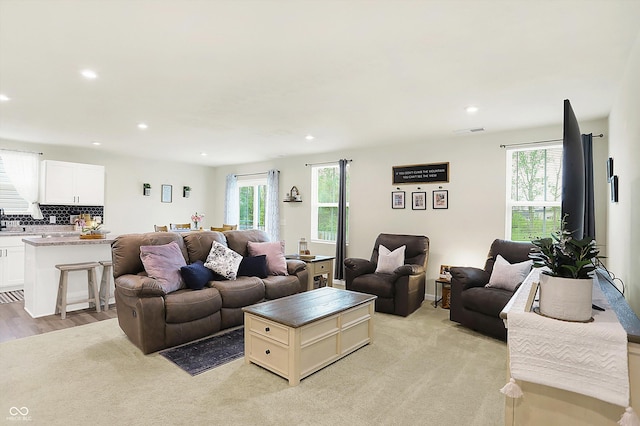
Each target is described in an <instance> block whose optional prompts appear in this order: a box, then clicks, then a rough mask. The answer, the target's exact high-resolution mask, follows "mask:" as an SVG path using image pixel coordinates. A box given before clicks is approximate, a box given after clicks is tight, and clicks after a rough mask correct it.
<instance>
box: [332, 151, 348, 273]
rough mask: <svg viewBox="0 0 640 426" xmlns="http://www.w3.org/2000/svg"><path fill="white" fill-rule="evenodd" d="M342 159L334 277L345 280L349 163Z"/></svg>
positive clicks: (340, 164) (340, 163) (339, 165)
mask: <svg viewBox="0 0 640 426" xmlns="http://www.w3.org/2000/svg"><path fill="white" fill-rule="evenodd" d="M348 162H349V160H346V159H341V160H340V161H339V162H338V168H339V170H340V188H339V193H338V229H337V231H338V232H337V236H336V265H335V271H334V277H335V278H336V279H337V280H342V279H344V258H345V256H346V253H347V163H348Z"/></svg>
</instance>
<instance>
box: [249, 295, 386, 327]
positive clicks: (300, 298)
mask: <svg viewBox="0 0 640 426" xmlns="http://www.w3.org/2000/svg"><path fill="white" fill-rule="evenodd" d="M376 298H377V296H374V295H372V294H365V293H357V292H355V291H349V290H340V289H337V288H333V287H322V288H319V289H317V290H311V291H305V292H304V293H298V294H294V295H291V296H287V297H283V298H281V299H275V300H270V301H268V302H263V303H258V304H256V305H252V306H247V307H244V308H242V310H243V311H244V312H248V313H250V314H253V315H257V316H259V317H262V318H266V319H268V320H271V321H275V322H277V323H280V324H284V325H286V326H288V327H293V328H298V327H302V326H303V325H306V324H309V323H311V322H314V321H317V320H320V319H322V318H326V317H329V316H331V315H335V314H337V313H339V312H343V311H346V310H347V309H351V308H354V307H356V306H358V305H362V304H364V303H367V302H370V301H372V300H375V299H376Z"/></svg>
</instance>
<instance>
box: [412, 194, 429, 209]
mask: <svg viewBox="0 0 640 426" xmlns="http://www.w3.org/2000/svg"><path fill="white" fill-rule="evenodd" d="M411 208H412V209H413V210H426V209H427V193H426V192H412V193H411Z"/></svg>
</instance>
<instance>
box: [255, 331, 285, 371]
mask: <svg viewBox="0 0 640 426" xmlns="http://www.w3.org/2000/svg"><path fill="white" fill-rule="evenodd" d="M249 352H250V353H249V358H250V359H251V360H252V361H254V362H256V363H257V364H260V365H262V366H263V367H266V368H268V369H269V370H271V371H273V372H275V373H278V374H280V375H282V376H285V377H287V378H288V376H289V350H288V348H286V347H283V346H280V345H278V344H277V343H275V342H272V341H270V340H267V339H263V338H261V337H259V336H256V335H253V334H251V335H250V336H249Z"/></svg>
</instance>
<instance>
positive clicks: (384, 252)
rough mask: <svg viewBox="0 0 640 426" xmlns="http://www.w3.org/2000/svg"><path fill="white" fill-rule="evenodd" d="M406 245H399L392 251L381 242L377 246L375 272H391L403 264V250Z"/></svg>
mask: <svg viewBox="0 0 640 426" xmlns="http://www.w3.org/2000/svg"><path fill="white" fill-rule="evenodd" d="M406 248H407V246H406V245H405V246H400V247H398V248H397V249H395V250H394V251H391V250H389V249H388V248H386V247H385V246H383V245H382V244H380V246H379V247H378V266H376V273H383V274H393V271H395V270H396V268H399V267H400V266H402V265H404V251H405V249H406Z"/></svg>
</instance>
